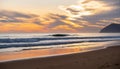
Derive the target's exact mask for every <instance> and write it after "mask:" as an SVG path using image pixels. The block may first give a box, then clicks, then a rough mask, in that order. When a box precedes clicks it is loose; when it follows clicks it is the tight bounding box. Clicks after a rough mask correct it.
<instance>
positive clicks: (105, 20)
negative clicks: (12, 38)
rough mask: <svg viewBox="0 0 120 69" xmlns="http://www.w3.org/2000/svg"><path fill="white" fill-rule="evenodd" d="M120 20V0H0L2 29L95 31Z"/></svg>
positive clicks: (69, 31) (30, 31)
mask: <svg viewBox="0 0 120 69" xmlns="http://www.w3.org/2000/svg"><path fill="white" fill-rule="evenodd" d="M111 23H116V24H120V0H0V33H13V32H15V33H18V32H22V33H24V32H26V33H36V32H38V33H92V32H93V33H94V32H99V31H100V30H101V29H102V28H104V27H105V26H107V25H109V24H111Z"/></svg>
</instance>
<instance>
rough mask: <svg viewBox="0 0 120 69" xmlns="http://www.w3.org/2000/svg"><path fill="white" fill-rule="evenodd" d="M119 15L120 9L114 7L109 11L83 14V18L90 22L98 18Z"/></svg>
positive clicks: (116, 16)
mask: <svg viewBox="0 0 120 69" xmlns="http://www.w3.org/2000/svg"><path fill="white" fill-rule="evenodd" d="M118 17H120V9H115V10H112V11H109V12H106V13H105V12H103V13H101V14H97V15H92V16H84V17H83V19H85V20H87V21H89V22H91V23H96V22H98V21H99V20H103V19H104V20H108V19H111V18H118Z"/></svg>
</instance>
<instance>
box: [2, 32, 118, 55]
mask: <svg viewBox="0 0 120 69" xmlns="http://www.w3.org/2000/svg"><path fill="white" fill-rule="evenodd" d="M53 34H55V33H47V34H40V33H29V34H28V33H11V34H0V52H1V53H3V52H13V51H21V50H32V49H45V48H47V49H48V48H60V47H70V46H73V47H74V46H87V47H89V46H91V43H92V44H94V45H96V47H95V46H94V45H93V47H92V48H93V49H97V46H98V47H99V46H101V47H103V48H104V47H105V46H108V44H109V45H113V46H114V44H118V45H119V41H120V33H62V34H67V35H68V36H61V37H60V36H59V37H58V36H52V35H53ZM111 41H112V44H111ZM104 43H105V44H104ZM106 43H107V45H106ZM82 44H84V45H82ZM100 44H103V45H100ZM88 50H89V49H88Z"/></svg>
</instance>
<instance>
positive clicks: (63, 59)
mask: <svg viewBox="0 0 120 69" xmlns="http://www.w3.org/2000/svg"><path fill="white" fill-rule="evenodd" d="M0 69H120V46H115V47H109V48H106V49H101V50H96V51H90V52H85V53H76V54H69V55H61V56H53V57H44V58H32V59H24V60H16V61H9V62H0Z"/></svg>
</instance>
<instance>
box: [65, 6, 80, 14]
mask: <svg viewBox="0 0 120 69" xmlns="http://www.w3.org/2000/svg"><path fill="white" fill-rule="evenodd" d="M66 10H68V11H70V12H71V13H72V14H74V15H77V14H78V13H79V12H80V11H78V10H75V9H72V8H66Z"/></svg>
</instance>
